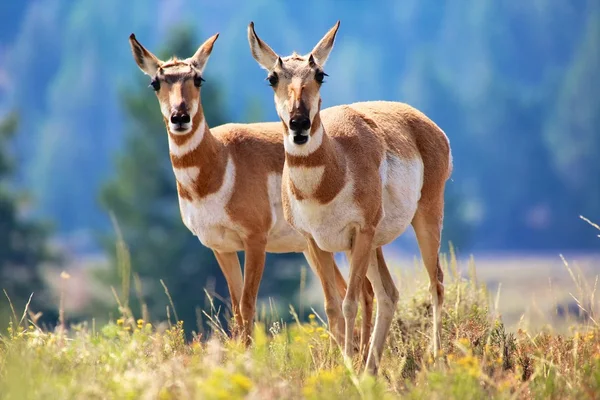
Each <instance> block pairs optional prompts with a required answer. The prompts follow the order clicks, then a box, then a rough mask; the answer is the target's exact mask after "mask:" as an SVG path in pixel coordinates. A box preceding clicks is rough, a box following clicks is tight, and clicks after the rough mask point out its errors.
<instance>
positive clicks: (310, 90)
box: [248, 22, 452, 372]
mask: <svg viewBox="0 0 600 400" xmlns="http://www.w3.org/2000/svg"><path fill="white" fill-rule="evenodd" d="M338 27H339V22H338V23H337V24H336V25H335V26H334V27H333V28H332V29H331V30H330V31H329V32H328V33H327V34H326V35H325V36H324V37H323V39H322V40H321V41H320V42H319V43H318V44H317V45H316V46H315V48H314V49H313V50H312V51H311V53H309V54H308V55H306V56H298V55H297V54H295V53H294V54H293V55H292V56H289V57H284V58H281V57H279V56H278V55H277V54H276V53H275V52H273V50H272V49H271V48H270V47H269V46H268V45H267V44H266V43H264V42H263V41H262V40H260V39H259V38H258V36H257V35H256V32H255V31H254V26H253V24H251V25H250V26H249V28H248V40H249V43H250V49H251V51H252V55H253V56H254V58H255V59H256V60H257V62H258V63H259V64H260V65H261V66H262V67H263V68H265V69H267V70H268V71H269V77H277V78H278V79H277V80H276V84H273V86H274V94H275V106H276V109H277V112H278V114H279V117H280V118H281V120H282V122H283V125H284V134H283V137H284V147H285V150H286V163H285V165H284V170H283V179H282V196H283V197H282V201H283V207H284V213H285V217H286V220H288V221H289V222H290V224H292V225H293V226H294V227H295V228H296V229H298V230H299V231H300V232H302V233H303V234H304V235H306V236H309V237H311V241H312V242H313V243H314V244H316V245H317V246H318V247H319V248H320V249H321V250H325V251H328V252H335V251H346V252H349V253H350V257H349V258H350V260H351V268H350V279H349V281H348V288H347V291H346V296H345V299H344V302H343V314H344V319H345V349H344V352H345V354H346V355H347V356H351V355H352V353H353V346H352V343H351V341H350V334H349V333H350V332H351V330H352V329H353V326H354V321H355V318H356V312H357V307H358V298H359V295H360V294H361V291H362V290H363V288H364V281H365V276H368V279H369V280H370V281H371V283H372V285H373V290H374V293H375V296H376V298H377V300H378V307H377V317H376V322H375V330H374V333H373V337H372V342H371V346H370V348H369V354H368V360H367V368H368V370H369V371H371V372H376V371H377V368H378V366H379V361H380V356H381V354H382V351H383V345H384V342H385V337H386V336H387V332H388V330H389V326H390V323H391V319H392V316H393V313H394V310H395V306H396V302H397V299H398V292H397V289H396V288H395V286H394V284H393V280H392V278H391V275H390V274H389V271H388V268H387V266H386V265H385V260H384V258H383V252H382V250H381V246H383V245H385V244H387V243H390V242H391V241H392V240H394V239H395V238H396V237H398V236H399V235H401V234H402V233H403V232H404V230H405V229H406V228H407V226H408V225H409V224H411V223H412V224H413V227H414V229H415V233H416V236H417V240H418V242H419V247H420V250H421V253H422V256H423V261H424V264H425V267H426V268H427V270H428V272H429V276H430V282H431V295H432V300H433V311H434V317H433V336H432V343H433V351H434V354H436V352H437V349H438V346H439V320H440V316H441V306H442V304H443V274H442V272H441V269H440V267H439V260H438V251H439V245H440V235H441V228H442V222H443V204H444V186H445V182H446V180H447V179H448V177H449V176H450V173H451V169H452V166H451V155H450V146H449V143H448V139H447V137H446V135H445V134H444V132H443V131H442V130H441V129H440V128H439V127H438V126H437V125H435V123H433V122H432V121H431V120H430V119H429V118H427V117H426V116H425V115H424V114H423V113H421V112H420V111H418V110H416V109H414V108H412V107H410V106H408V105H407V104H403V103H397V102H383V101H373V102H363V103H355V104H350V105H344V106H338V107H332V108H329V109H326V110H323V111H322V112H321V111H320V105H321V99H320V93H319V90H318V89H320V80H321V78H322V76H323V75H322V67H323V64H324V63H325V62H326V60H327V57H328V55H329V53H330V51H331V49H332V47H333V42H334V39H335V35H336V33H337V29H338ZM273 61H274V62H273ZM318 76H319V78H317V77H318ZM315 89H317V90H315ZM307 118H308V121H310V132H309V135H308V136H307V133H306V131H307V129H308V128H307V124H306V123H305V122H307V121H306V119H307ZM288 121H289V123H288ZM299 121H303V122H302V124H300V123H299ZM293 127H294V128H293ZM292 128H293V129H292ZM311 178H312V180H311ZM315 180H320V183H319V182H316V181H315ZM298 182H311V187H315V186H318V188H317V189H316V190H310V191H309V190H301V188H298ZM315 252H316V250H315ZM321 268H324V267H323V266H322V267H321Z"/></svg>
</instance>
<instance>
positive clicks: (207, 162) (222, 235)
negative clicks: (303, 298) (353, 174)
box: [129, 34, 372, 343]
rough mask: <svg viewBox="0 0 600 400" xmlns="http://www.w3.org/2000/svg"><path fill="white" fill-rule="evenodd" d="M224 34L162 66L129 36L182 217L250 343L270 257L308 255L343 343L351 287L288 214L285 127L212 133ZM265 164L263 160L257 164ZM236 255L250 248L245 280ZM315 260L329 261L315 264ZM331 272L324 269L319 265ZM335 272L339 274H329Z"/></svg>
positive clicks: (366, 329)
mask: <svg viewBox="0 0 600 400" xmlns="http://www.w3.org/2000/svg"><path fill="white" fill-rule="evenodd" d="M217 37H218V34H216V35H214V36H213V37H211V38H210V39H208V40H207V41H206V42H205V43H204V44H202V45H201V46H200V48H199V49H198V51H197V52H196V54H194V55H193V56H192V57H190V58H187V59H184V60H181V59H177V58H175V57H174V58H171V59H170V60H168V61H161V60H159V59H158V58H157V57H156V56H154V55H153V54H152V53H150V52H149V51H148V50H146V49H145V48H144V47H143V46H142V45H141V44H140V43H139V42H138V41H137V40H136V38H135V35H133V34H131V36H130V37H129V42H130V44H131V49H132V52H133V56H134V58H135V61H136V63H137V65H138V66H139V67H140V69H141V70H142V71H143V72H144V73H145V74H147V75H149V76H150V77H151V79H152V81H151V86H152V87H153V88H154V90H155V91H156V96H157V98H158V101H159V103H160V109H161V112H162V115H163V119H164V121H165V125H166V128H167V133H168V142H169V151H170V156H171V162H172V165H173V171H174V174H175V178H176V181H177V192H178V197H179V208H180V211H181V218H182V220H183V222H184V224H185V225H186V226H187V227H188V229H189V230H190V231H191V232H192V233H193V234H194V235H196V236H198V238H199V239H200V241H201V242H202V244H204V245H205V246H207V247H209V248H210V249H212V250H213V252H214V254H215V257H216V259H217V261H218V263H219V266H220V267H221V270H222V271H223V274H224V275H225V279H226V280H227V285H228V288H229V293H230V296H231V303H232V311H233V314H234V318H235V321H236V324H237V325H238V326H241V327H242V334H243V338H244V341H245V342H246V343H248V341H249V336H250V334H251V331H252V322H253V319H254V313H255V307H256V297H257V294H258V287H259V284H260V280H261V278H262V274H263V269H264V263H265V252H273V253H285V252H304V255H305V257H306V259H307V261H308V263H309V265H310V266H311V268H312V269H313V270H314V271H315V272H316V273H317V275H318V276H319V278H320V280H321V282H322V284H323V288H324V294H325V309H326V313H327V317H328V319H329V323H330V326H331V327H332V330H333V331H334V332H340V336H339V337H336V339H337V340H339V341H344V337H343V334H344V330H343V329H344V328H343V327H344V320H343V317H342V309H341V301H339V298H340V295H341V296H343V294H344V293H345V291H346V282H345V280H344V278H343V276H342V275H341V274H340V272H339V270H338V268H337V266H336V265H335V261H334V259H333V254H331V253H325V254H323V253H322V252H320V253H318V254H313V253H311V252H310V251H309V249H308V247H307V242H306V239H305V238H304V237H303V236H301V235H300V234H299V233H298V232H296V230H294V229H293V228H292V227H291V226H290V225H289V224H288V223H287V222H286V221H285V219H284V217H283V208H282V203H281V172H282V170H283V162H284V150H283V140H282V138H281V133H280V130H281V128H280V125H279V123H276V122H271V123H258V124H226V125H222V126H219V127H217V128H215V129H209V127H208V125H207V123H206V120H205V118H204V113H203V110H202V103H201V98H200V92H201V89H200V87H201V86H202V82H203V79H202V72H203V70H204V67H205V66H206V62H207V60H208V58H209V56H210V54H211V51H212V48H213V44H214V42H215V40H216V39H217ZM257 159H258V160H260V161H257ZM237 251H245V254H246V257H245V264H244V277H243V278H242V271H241V267H240V263H239V259H238V256H237V253H236V252H237ZM315 257H320V258H321V259H323V260H324V262H323V261H321V262H317V261H316V259H315ZM323 264H324V265H326V267H327V269H326V270H325V269H320V268H319V265H323ZM329 272H332V273H333V275H331V276H330V275H328V273H329ZM364 297H365V298H366V299H367V304H366V307H365V308H366V309H365V315H366V318H365V322H364V323H363V326H362V328H363V329H362V332H361V340H362V341H363V342H367V341H368V337H369V334H370V316H371V313H372V289H371V286H370V285H369V284H368V283H366V284H365V285H364Z"/></svg>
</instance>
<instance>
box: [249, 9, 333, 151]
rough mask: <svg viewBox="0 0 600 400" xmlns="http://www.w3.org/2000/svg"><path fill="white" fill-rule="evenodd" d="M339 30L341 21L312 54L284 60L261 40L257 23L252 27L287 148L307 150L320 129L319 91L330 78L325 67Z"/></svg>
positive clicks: (255, 51) (251, 35)
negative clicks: (284, 131)
mask: <svg viewBox="0 0 600 400" xmlns="http://www.w3.org/2000/svg"><path fill="white" fill-rule="evenodd" d="M339 26H340V23H339V21H338V22H337V23H336V24H335V26H334V27H333V28H331V29H330V30H329V32H327V34H326V35H325V36H324V37H323V39H321V40H320V41H319V43H317V45H316V46H315V48H314V49H313V50H312V51H311V52H310V53H309V54H307V55H305V56H300V55H298V54H296V53H294V54H292V55H291V56H287V57H283V58H282V57H280V56H279V55H277V54H276V53H275V52H274V51H273V50H272V49H271V48H270V47H269V45H267V44H266V43H265V42H263V41H262V40H261V39H260V38H259V37H258V35H257V34H256V32H255V30H254V23H252V22H251V23H250V25H249V26H248V42H249V43H250V50H251V52H252V56H253V57H254V59H255V60H256V61H257V62H258V63H259V64H260V66H261V67H263V68H264V69H266V70H267V71H268V75H267V80H268V81H269V85H270V86H271V87H273V90H274V92H275V107H276V109H277V114H278V115H279V118H281V121H282V122H283V124H284V126H285V130H286V134H285V144H286V148H290V147H291V146H304V145H305V144H307V143H308V142H309V141H310V140H311V139H312V137H313V136H314V133H315V132H316V131H317V130H318V128H319V126H320V120H318V118H317V120H315V117H317V115H318V113H319V110H320V108H321V95H320V93H319V90H320V89H321V85H322V84H323V82H324V78H325V76H327V74H326V73H325V71H324V70H323V66H324V65H325V62H326V61H327V57H328V56H329V53H330V52H331V49H332V48H333V43H334V41H335V35H336V33H337V30H338V28H339ZM311 128H312V129H311Z"/></svg>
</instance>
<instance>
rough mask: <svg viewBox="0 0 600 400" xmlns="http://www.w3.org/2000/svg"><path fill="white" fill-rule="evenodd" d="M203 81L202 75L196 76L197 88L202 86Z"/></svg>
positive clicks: (195, 83)
mask: <svg viewBox="0 0 600 400" xmlns="http://www.w3.org/2000/svg"><path fill="white" fill-rule="evenodd" d="M202 82H204V79H202V77H201V76H200V75H196V76H195V77H194V86H196V87H197V88H199V87H200V86H202Z"/></svg>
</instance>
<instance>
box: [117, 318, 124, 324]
mask: <svg viewBox="0 0 600 400" xmlns="http://www.w3.org/2000/svg"><path fill="white" fill-rule="evenodd" d="M123 322H125V321H124V320H123V318H119V319H118V320H117V325H123Z"/></svg>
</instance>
